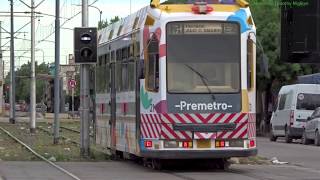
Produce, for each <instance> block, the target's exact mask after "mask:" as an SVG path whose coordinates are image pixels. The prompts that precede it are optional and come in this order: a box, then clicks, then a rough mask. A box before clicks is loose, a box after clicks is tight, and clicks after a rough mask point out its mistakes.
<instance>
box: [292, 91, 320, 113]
mask: <svg viewBox="0 0 320 180" xmlns="http://www.w3.org/2000/svg"><path fill="white" fill-rule="evenodd" d="M317 107H320V94H306V93H300V94H298V97H297V109H298V110H315V109H316V108H317Z"/></svg>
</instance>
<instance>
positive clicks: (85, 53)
mask: <svg viewBox="0 0 320 180" xmlns="http://www.w3.org/2000/svg"><path fill="white" fill-rule="evenodd" d="M74 55H75V63H79V64H90V63H96V62H97V28H75V29H74Z"/></svg>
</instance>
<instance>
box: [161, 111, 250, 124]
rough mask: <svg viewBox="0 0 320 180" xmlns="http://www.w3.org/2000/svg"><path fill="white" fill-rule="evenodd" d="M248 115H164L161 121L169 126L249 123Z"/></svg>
mask: <svg viewBox="0 0 320 180" xmlns="http://www.w3.org/2000/svg"><path fill="white" fill-rule="evenodd" d="M247 119H248V115H247V114H246V113H213V114H162V116H161V120H162V122H163V123H167V124H176V123H184V124H209V123H210V124H217V123H233V122H234V123H242V122H245V121H247Z"/></svg>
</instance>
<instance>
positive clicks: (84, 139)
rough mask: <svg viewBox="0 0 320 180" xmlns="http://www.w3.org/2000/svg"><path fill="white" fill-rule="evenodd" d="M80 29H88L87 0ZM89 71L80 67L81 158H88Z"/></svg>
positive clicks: (88, 66)
mask: <svg viewBox="0 0 320 180" xmlns="http://www.w3.org/2000/svg"><path fill="white" fill-rule="evenodd" d="M82 27H88V0H82ZM89 69H90V65H88V64H81V65H80V105H81V110H80V112H81V114H80V121H81V123H80V153H81V156H82V157H89V154H90V137H89V119H90V117H89V103H90V101H89V98H90V96H89V86H90V84H89Z"/></svg>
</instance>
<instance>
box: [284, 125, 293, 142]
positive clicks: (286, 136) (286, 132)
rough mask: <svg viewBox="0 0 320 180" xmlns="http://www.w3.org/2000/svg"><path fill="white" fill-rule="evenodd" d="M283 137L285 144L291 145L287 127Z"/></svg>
mask: <svg viewBox="0 0 320 180" xmlns="http://www.w3.org/2000/svg"><path fill="white" fill-rule="evenodd" d="M284 133H285V135H284V138H285V142H286V143H291V142H292V138H291V137H290V135H289V130H288V128H287V127H285V132H284Z"/></svg>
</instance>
